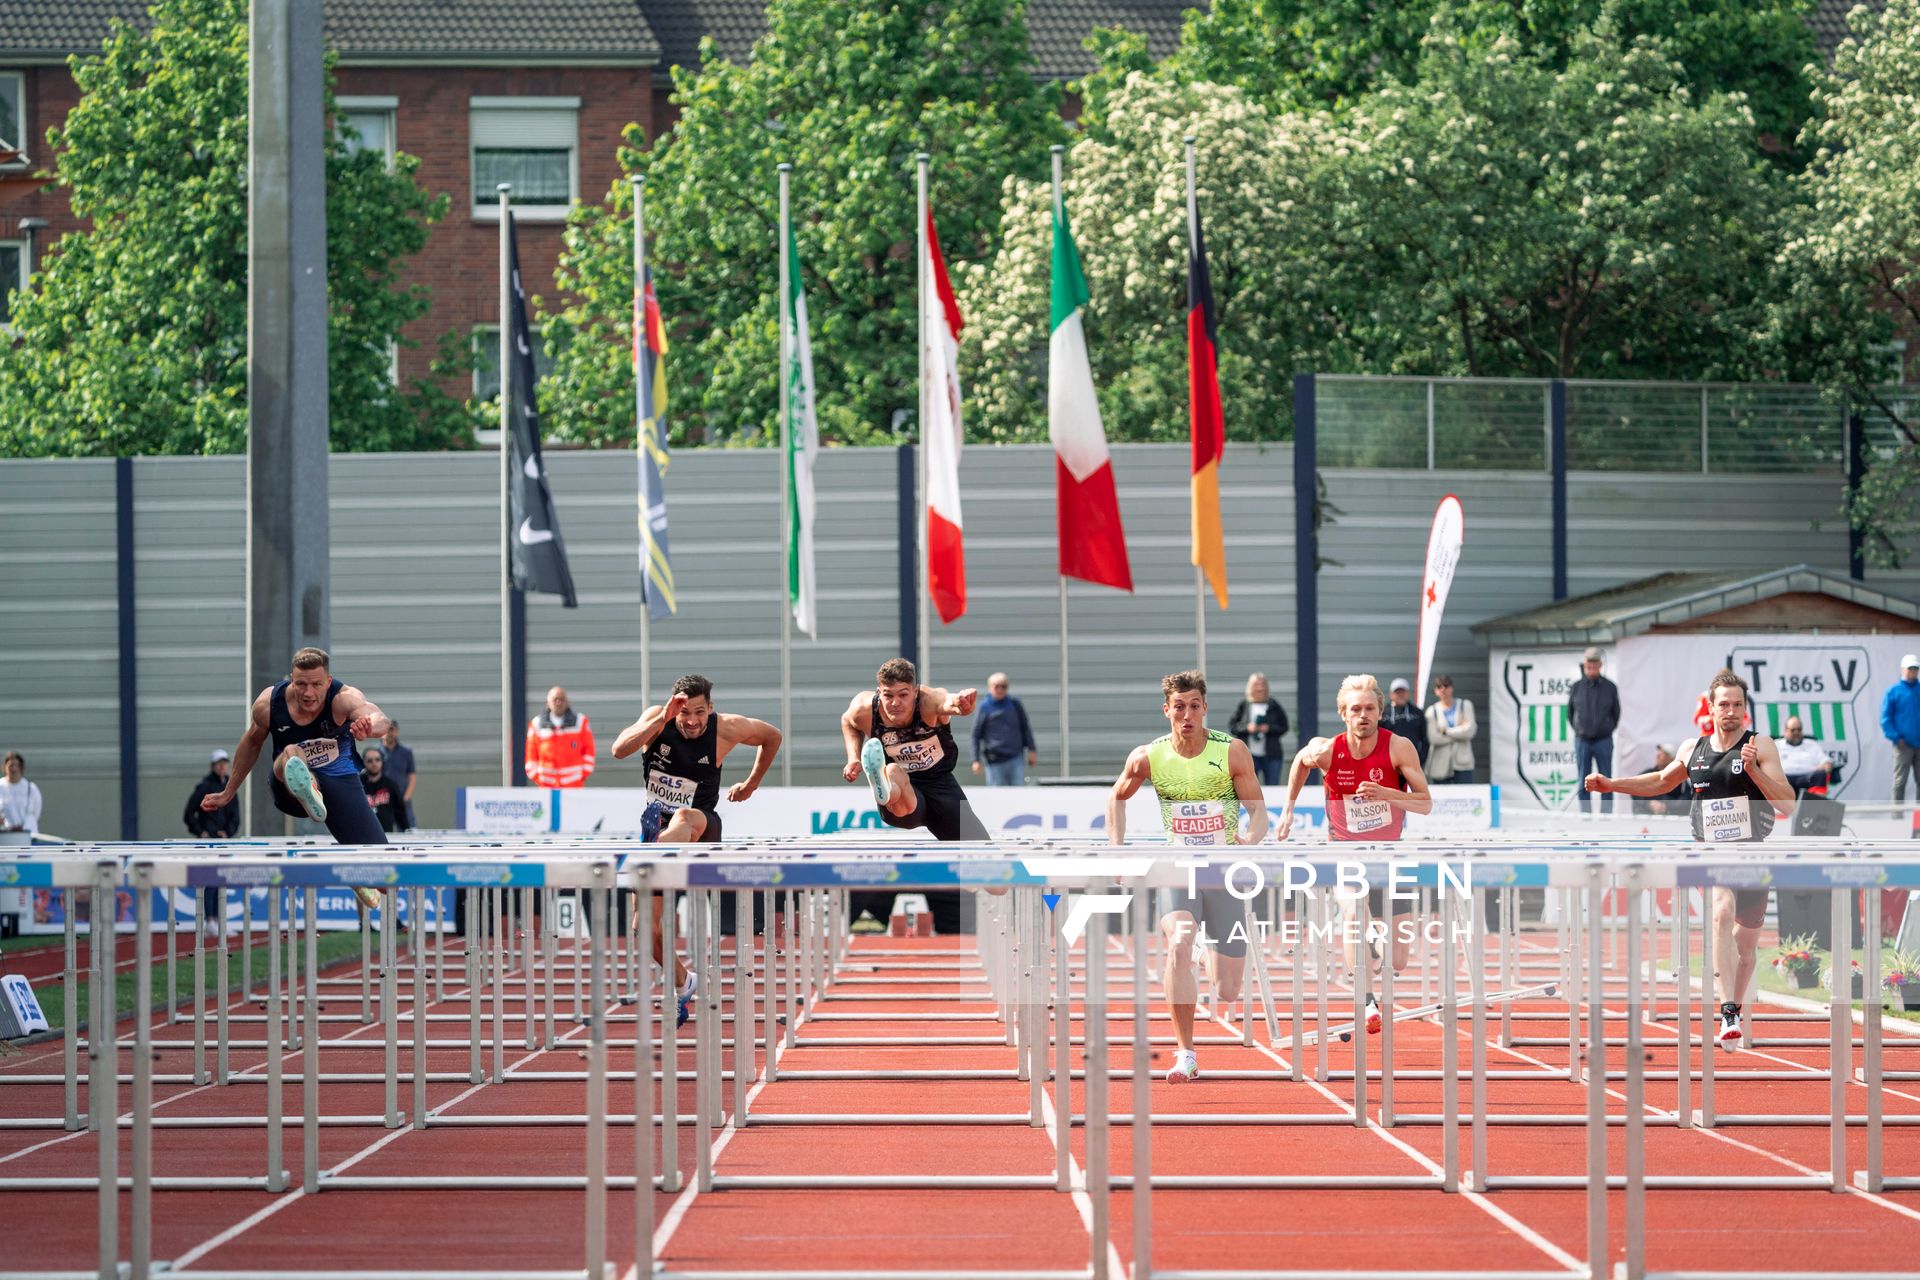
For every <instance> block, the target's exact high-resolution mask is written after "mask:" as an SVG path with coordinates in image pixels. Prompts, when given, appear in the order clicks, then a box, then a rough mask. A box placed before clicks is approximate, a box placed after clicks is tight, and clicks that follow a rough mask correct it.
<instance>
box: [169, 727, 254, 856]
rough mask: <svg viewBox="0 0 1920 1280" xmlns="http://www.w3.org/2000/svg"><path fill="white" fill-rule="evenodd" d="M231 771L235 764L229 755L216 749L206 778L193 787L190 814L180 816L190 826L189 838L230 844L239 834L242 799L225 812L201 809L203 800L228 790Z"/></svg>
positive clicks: (235, 801) (233, 802)
mask: <svg viewBox="0 0 1920 1280" xmlns="http://www.w3.org/2000/svg"><path fill="white" fill-rule="evenodd" d="M232 768H233V762H232V759H231V758H230V757H229V756H228V755H227V753H226V752H225V751H224V750H221V749H219V748H215V749H214V753H213V758H212V759H211V760H209V761H208V762H207V776H206V777H204V778H202V779H200V781H199V782H197V783H195V784H194V787H193V794H192V795H191V796H189V797H188V798H187V810H186V812H185V813H183V814H181V815H180V820H181V821H182V822H185V823H186V824H187V834H188V835H190V836H196V837H198V838H199V839H202V840H231V839H233V838H234V837H235V836H237V835H239V834H240V797H239V796H237V795H236V796H235V797H234V798H233V800H232V802H231V803H229V804H227V805H226V806H225V807H224V808H219V809H202V808H201V807H200V802H201V801H202V800H204V799H206V798H207V797H208V796H213V795H219V794H220V793H221V792H222V791H225V790H226V789H227V774H228V772H229V771H230V770H231V769H232Z"/></svg>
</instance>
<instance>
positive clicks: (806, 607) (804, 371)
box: [780, 226, 820, 636]
mask: <svg viewBox="0 0 1920 1280" xmlns="http://www.w3.org/2000/svg"><path fill="white" fill-rule="evenodd" d="M786 306H787V335H788V336H787V349H786V350H785V351H783V352H781V353H780V376H781V377H783V378H785V379H786V385H787V431H786V435H787V460H786V472H787V510H788V512H789V517H788V518H789V520H790V521H791V524H790V526H789V528H788V537H787V600H788V602H789V603H790V604H791V605H792V606H793V622H794V625H795V626H797V627H799V628H800V630H801V631H803V632H805V633H806V634H807V635H809V636H812V635H814V634H815V633H816V631H817V628H818V625H819V589H818V587H817V585H816V583H815V581H814V573H813V462H814V459H815V458H817V457H818V456H819V454H820V424H819V422H818V420H817V419H816V418H815V417H814V412H813V347H812V344H811V343H810V342H809V341H808V337H807V294H806V290H804V289H802V288H801V287H800V241H799V239H798V238H797V237H796V236H795V235H794V234H793V228H792V227H791V226H789V227H788V228H787V298H786Z"/></svg>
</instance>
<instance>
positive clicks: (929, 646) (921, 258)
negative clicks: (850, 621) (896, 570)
mask: <svg viewBox="0 0 1920 1280" xmlns="http://www.w3.org/2000/svg"><path fill="white" fill-rule="evenodd" d="M913 159H914V163H915V165H916V167H917V168H918V169H919V178H920V184H919V190H920V201H919V205H918V209H919V215H920V216H919V217H918V218H917V219H916V220H915V223H914V226H915V230H916V235H917V239H918V243H919V246H920V251H919V253H918V254H917V255H916V258H915V261H916V264H917V265H916V268H915V270H916V275H917V277H918V279H919V282H920V283H919V286H918V287H917V288H916V289H915V290H914V310H915V313H916V316H917V323H916V325H915V332H916V333H917V334H918V335H919V337H918V342H919V344H920V345H919V352H920V362H919V364H918V366H917V368H918V369H919V374H918V377H917V379H916V380H917V382H918V384H919V388H920V394H919V400H918V401H917V404H918V408H917V409H915V411H914V416H915V417H916V418H917V419H918V420H919V426H920V447H919V448H918V449H916V450H914V456H915V461H916V463H917V466H916V470H917V472H918V475H919V493H918V495H917V499H918V505H919V511H918V513H917V519H915V521H914V529H915V530H916V534H915V536H917V537H918V538H919V539H920V547H919V551H920V555H919V561H920V572H919V573H918V574H917V575H915V576H916V577H917V578H918V579H919V582H918V584H917V586H918V588H919V593H920V598H919V600H918V602H917V603H918V607H919V611H920V614H919V616H920V636H919V649H920V652H919V654H918V655H916V656H917V657H918V660H919V667H920V683H922V684H927V683H929V682H930V681H932V679H933V609H932V608H931V602H932V599H933V555H932V551H933V548H932V546H931V544H930V542H929V540H928V537H927V167H928V164H929V162H930V161H931V159H932V157H931V156H929V155H928V154H927V153H926V152H924V151H922V152H919V153H917V154H916V155H915V156H914V157H913Z"/></svg>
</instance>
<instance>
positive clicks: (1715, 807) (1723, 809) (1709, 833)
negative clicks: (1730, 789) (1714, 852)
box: [1700, 796, 1753, 844]
mask: <svg viewBox="0 0 1920 1280" xmlns="http://www.w3.org/2000/svg"><path fill="white" fill-rule="evenodd" d="M1700 838H1701V839H1702V840H1705V841H1707V842H1709V843H1711V844H1718V843H1720V842H1721V841H1723V840H1751V839H1753V809H1752V807H1751V805H1749V804H1748V798H1747V797H1746V796H1723V797H1721V798H1720V799H1718V800H1701V801H1700Z"/></svg>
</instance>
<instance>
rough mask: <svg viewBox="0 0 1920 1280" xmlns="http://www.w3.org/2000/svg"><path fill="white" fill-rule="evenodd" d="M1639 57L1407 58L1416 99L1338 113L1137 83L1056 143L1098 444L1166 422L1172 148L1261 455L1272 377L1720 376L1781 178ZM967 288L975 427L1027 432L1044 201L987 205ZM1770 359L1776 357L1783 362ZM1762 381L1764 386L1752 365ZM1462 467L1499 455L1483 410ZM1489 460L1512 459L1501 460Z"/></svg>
mask: <svg viewBox="0 0 1920 1280" xmlns="http://www.w3.org/2000/svg"><path fill="white" fill-rule="evenodd" d="M1681 78H1682V73H1681V71H1680V69H1679V68H1678V67H1677V66H1676V65H1675V64H1674V63H1673V62H1672V61H1671V59H1669V58H1667V57H1666V56H1664V55H1663V54H1662V53H1661V52H1660V50H1659V48H1658V47H1657V46H1656V45H1655V44H1654V43H1653V42H1651V41H1644V40H1643V41H1639V42H1636V43H1635V44H1634V45H1633V46H1632V47H1630V48H1626V49H1622V48H1621V47H1620V46H1619V44H1618V42H1617V41H1616V40H1613V39H1611V38H1610V37H1609V36H1608V35H1607V34H1605V33H1601V34H1595V35H1592V36H1590V37H1588V38H1586V39H1584V40H1582V41H1578V42H1576V44H1575V46H1574V49H1573V52H1572V54H1571V56H1570V57H1569V58H1568V59H1567V60H1566V62H1565V65H1564V66H1557V65H1556V60H1555V59H1552V58H1549V57H1546V56H1544V55H1529V54H1526V53H1524V52H1522V51H1521V50H1520V48H1519V45H1518V42H1517V41H1515V40H1513V39H1512V38H1511V37H1501V38H1500V39H1498V40H1496V41H1494V42H1493V43H1492V44H1491V45H1490V46H1487V47H1484V48H1482V47H1479V45H1478V43H1477V42H1476V41H1474V40H1472V39H1468V38H1463V37H1460V36H1458V35H1455V34H1451V33H1446V32H1441V33H1437V34H1434V35H1432V36H1430V37H1429V38H1428V40H1427V41H1426V44H1425V51H1424V53H1423V55H1422V60H1421V63H1420V67H1419V69H1418V72H1417V79H1416V80H1415V81H1413V82H1412V83H1407V84H1402V83H1399V82H1391V83H1389V84H1388V85H1386V86H1385V87H1383V88H1382V89H1380V90H1378V91H1376V92H1374V93H1370V94H1368V95H1366V96H1365V97H1364V98H1362V99H1361V100H1360V101H1359V102H1358V103H1357V104H1355V105H1354V106H1353V107H1352V108H1350V109H1349V110H1346V111H1343V112H1339V113H1333V112H1328V111H1322V110H1315V111H1304V110H1299V109H1292V110H1279V109H1274V108H1271V107H1269V106H1266V105H1262V104H1261V103H1260V102H1258V101H1256V100H1255V99H1254V98H1253V96H1252V95H1249V94H1246V93H1244V92H1242V91H1239V90H1234V89H1229V88H1221V87H1218V86H1212V85H1185V86H1182V85H1177V84H1174V83H1170V81H1169V79H1168V78H1167V77H1162V76H1150V75H1146V74H1141V73H1135V74H1133V75H1132V76H1130V77H1129V78H1128V79H1127V80H1126V81H1125V82H1124V84H1123V85H1122V86H1121V87H1119V88H1118V89H1116V90H1115V91H1114V92H1113V93H1112V94H1111V95H1110V97H1109V99H1108V101H1107V103H1106V110H1105V112H1104V115H1103V121H1102V126H1101V133H1100V135H1099V136H1094V137H1090V138H1088V139H1086V140H1084V141H1082V142H1081V143H1080V144H1079V145H1077V146H1076V147H1075V148H1074V149H1073V154H1072V157H1071V166H1070V174H1071V178H1070V183H1069V192H1068V200H1069V205H1070V212H1071V214H1072V217H1073V219H1074V225H1075V227H1076V231H1077V237H1078V240H1079V243H1080V246H1081V250H1082V254H1083V257H1084V260H1085V265H1086V269H1087V273H1088V281H1089V286H1090V288H1091V290H1092V294H1093V301H1092V306H1091V309H1090V314H1089V334H1090V339H1089V341H1090V346H1091V349H1092V352H1093V359H1094V361H1095V371H1096V375H1097V377H1098V379H1099V381H1100V384H1101V386H1102V387H1103V389H1104V392H1105V397H1104V399H1103V407H1104V408H1105V410H1106V413H1107V422H1108V427H1109V430H1110V431H1111V432H1112V433H1113V434H1114V435H1115V437H1116V438H1119V439H1168V438H1177V436H1178V435H1179V434H1180V433H1181V432H1183V431H1184V430H1185V427H1184V423H1185V407H1184V406H1185V398H1186V372H1185V344H1184V341H1183V337H1182V323H1183V315H1184V311H1185V289H1184V279H1185V257H1184V254H1185V216H1184V215H1185V201H1184V172H1183V166H1182V164H1181V160H1180V155H1181V142H1180V139H1181V137H1182V135H1183V134H1187V133H1192V134H1194V135H1195V136H1196V137H1197V138H1198V139H1199V147H1200V158H1199V163H1198V180H1199V187H1200V203H1201V209H1202V213H1203V216H1204V217H1205V220H1206V225H1207V234H1208V247H1209V250H1210V251H1211V253H1212V256H1213V260H1214V282H1215V290H1216V293H1217V294H1218V296H1219V307H1220V311H1219V314H1220V344H1221V348H1222V357H1221V378H1222V391H1223V395H1224V397H1225V400H1226V403H1227V406H1228V409H1227V415H1228V417H1227V420H1228V428H1229V432H1230V434H1233V435H1235V436H1236V437H1238V438H1243V439H1244V438H1273V437H1274V436H1276V435H1277V434H1279V433H1280V432H1281V431H1282V430H1284V429H1285V424H1286V423H1287V422H1288V395H1289V381H1290V378H1289V375H1291V374H1292V373H1294V372H1295V371H1297V370H1302V369H1315V370H1319V371H1322V372H1327V373H1374V374H1394V373H1402V374H1461V375H1476V376H1481V377H1512V376H1531V377H1558V378H1570V377H1588V378H1619V377H1631V378H1678V379H1684V378H1704V377H1712V378H1740V377H1748V376H1754V375H1756V374H1759V373H1762V372H1769V371H1771V370H1770V369H1769V366H1768V365H1767V363H1766V357H1767V356H1769V355H1772V356H1773V357H1774V358H1778V355H1779V353H1778V352H1772V353H1769V352H1762V351H1761V350H1760V349H1759V347H1760V344H1756V343H1755V342H1754V341H1753V335H1754V332H1755V331H1756V330H1758V329H1760V328H1762V327H1763V326H1764V324H1765V320H1766V301H1767V291H1768V283H1769V277H1770V275H1771V272H1772V262H1773V256H1774V252H1775V249H1776V247H1777V236H1778V234H1779V227H1780V225H1781V220H1782V217H1783V211H1784V210H1785V208H1786V207H1787V206H1788V203H1789V201H1790V199H1791V182H1790V179H1789V178H1788V177H1787V176H1786V175H1784V174H1783V173H1781V172H1780V171H1779V170H1777V169H1776V168H1775V167H1774V166H1772V165H1769V164H1768V163H1766V162H1765V161H1764V160H1763V159H1762V158H1761V157H1759V156H1758V155H1757V154H1756V153H1755V151H1754V150H1753V148H1752V147H1751V146H1750V145H1749V137H1750V129H1751V117H1750V116H1749V114H1748V112H1747V110H1746V108H1745V106H1744V105H1743V104H1742V102H1741V101H1740V100H1739V99H1738V98H1737V97H1733V96H1724V95H1723V96H1715V97H1712V98H1709V99H1707V100H1706V101H1704V102H1700V101H1696V100H1695V99H1694V97H1693V96H1692V95H1691V94H1690V93H1689V92H1688V91H1687V89H1686V88H1685V87H1684V85H1683V84H1682V83H1681ZM1008 205H1009V208H1008V214H1007V223H1006V225H1005V227H1004V228H1003V247H1002V249H1001V252H1000V254H999V255H998V257H997V258H996V259H995V260H994V261H993V262H992V263H991V264H990V265H989V266H983V267H980V268H976V269H972V270H969V271H968V272H966V273H965V274H964V277H963V278H964V279H965V280H966V282H967V301H968V302H969V303H970V304H971V305H972V306H973V307H974V308H975V310H976V312H977V314H978V318H979V320H980V329H981V333H980V336H979V340H978V342H977V343H975V344H970V347H969V352H970V354H969V356H968V359H969V365H968V368H967V370H966V372H969V373H970V375H971V383H972V386H973V389H974V403H975V406H976V409H977V413H976V418H975V422H976V427H977V428H980V429H985V430H986V431H988V432H989V433H990V434H993V435H995V436H998V437H1004V438H1018V439H1036V438H1040V436H1041V435H1042V434H1043V433H1044V429H1045V424H1044V409H1043V408H1042V407H1041V406H1043V405H1044V403H1045V397H1044V395H1043V394H1041V393H1040V391H1039V388H1041V387H1043V386H1044V383H1045V353H1046V333H1045V332H1044V324H1045V317H1046V315H1047V310H1046V305H1045V298H1046V293H1045V291H1046V288H1047V257H1046V252H1045V250H1046V235H1047V216H1048V215H1047V195H1046V191H1045V188H1044V186H1043V185H1041V184H1020V183H1015V184H1013V185H1012V188H1011V190H1010V195H1009V201H1008ZM1789 354H1790V353H1789ZM1773 372H1774V373H1775V376H1779V375H1778V372H1777V371H1773ZM1486 420H1487V422H1488V424H1489V425H1488V428H1487V430H1488V432H1489V436H1488V439H1487V440H1486V441H1485V442H1484V443H1485V444H1486V446H1487V449H1488V450H1489V451H1490V453H1491V451H1495V450H1497V449H1499V448H1506V447H1507V446H1505V445H1503V443H1502V441H1501V440H1500V439H1497V438H1496V437H1497V436H1498V435H1499V431H1500V429H1499V427H1498V425H1497V420H1496V419H1495V417H1494V416H1493V415H1492V414H1491V413H1489V414H1487V415H1486ZM1509 452H1510V449H1509Z"/></svg>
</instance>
